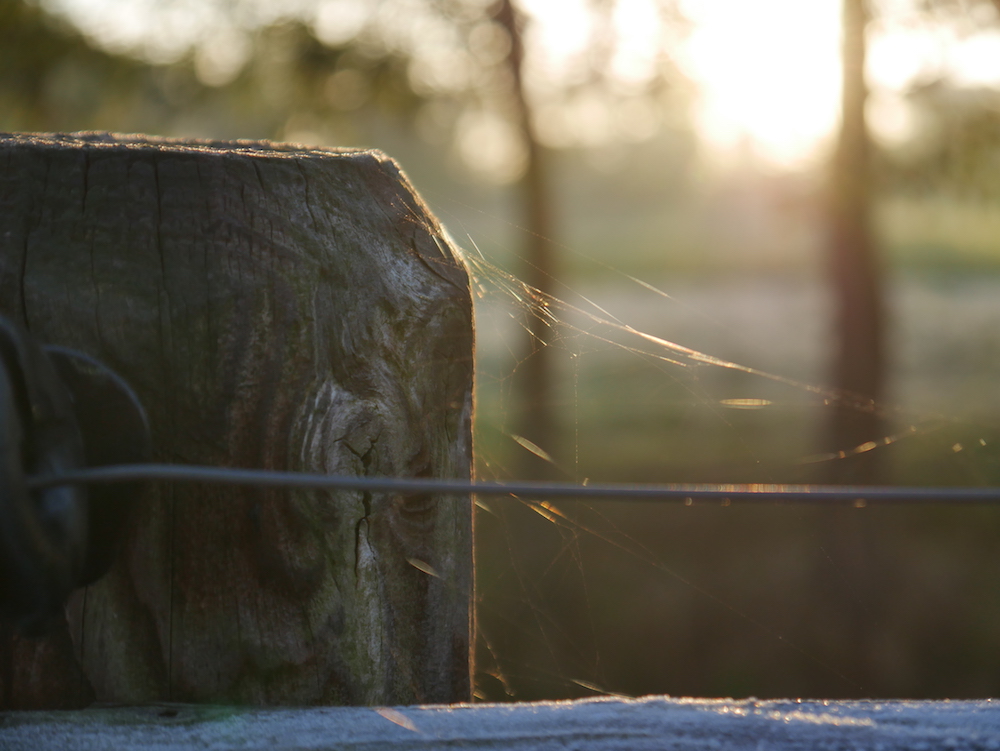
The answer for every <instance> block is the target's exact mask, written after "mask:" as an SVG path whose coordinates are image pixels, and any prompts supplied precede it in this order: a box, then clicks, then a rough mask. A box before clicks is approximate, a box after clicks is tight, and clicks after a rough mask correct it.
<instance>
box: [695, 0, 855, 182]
mask: <svg viewBox="0 0 1000 751" xmlns="http://www.w3.org/2000/svg"><path fill="white" fill-rule="evenodd" d="M683 10H684V13H685V15H686V16H687V17H688V18H690V19H691V21H692V22H693V24H694V28H693V31H692V33H691V35H690V37H689V39H688V40H687V42H686V43H685V44H684V46H683V48H682V50H681V53H680V62H681V64H682V66H683V67H684V69H685V71H686V72H687V73H688V75H690V76H691V77H692V78H693V79H694V80H695V81H697V82H698V84H699V90H700V97H699V101H698V105H697V110H696V117H697V125H698V128H699V131H700V132H701V134H702V136H703V137H704V138H705V140H706V141H708V143H709V144H710V145H711V146H713V147H715V148H716V149H718V150H719V151H720V152H721V153H722V154H725V153H726V152H731V151H732V150H734V149H745V148H748V147H749V148H750V149H752V150H753V151H754V152H756V153H757V154H759V155H760V156H762V157H764V158H766V159H768V160H770V161H776V162H778V163H780V164H788V165H792V164H796V163H799V162H802V161H803V160H806V159H808V158H809V157H810V156H812V155H813V154H814V153H815V151H816V147H817V145H818V144H819V143H820V142H821V141H822V140H823V139H824V138H825V137H826V136H828V134H829V133H830V132H831V131H832V129H833V127H834V125H835V123H836V120H837V112H838V104H839V92H840V62H839V45H840V2H839V0H757V1H756V2H752V3H749V2H745V1H744V0H710V1H706V0H686V2H684V3H683Z"/></svg>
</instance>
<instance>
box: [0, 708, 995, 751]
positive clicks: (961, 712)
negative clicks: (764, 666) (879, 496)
mask: <svg viewBox="0 0 1000 751" xmlns="http://www.w3.org/2000/svg"><path fill="white" fill-rule="evenodd" d="M400 747H401V748H407V749H436V748H449V749H485V748H503V749H516V750H518V751H527V750H528V749H581V750H587V749H630V750H635V749H720V748H721V749H761V748H767V749H781V750H784V749H881V750H882V751H891V750H894V749H900V750H901V749H907V750H908V751H912V750H914V749H949V750H952V749H954V750H960V749H977V750H978V749H1000V701H995V702H994V701H992V700H989V699H984V700H977V701H901V700H900V701H804V700H768V701H759V700H754V699H746V700H739V701H737V700H732V699H676V698H671V697H662V696H651V697H645V698H641V699H607V698H602V699H588V700H580V701H566V702H540V703H530V704H478V705H472V704H461V705H450V706H412V707H394V708H385V707H309V708H266V709H264V708H246V707H221V706H199V705H190V704H150V705H143V706H129V707H92V708H89V709H84V710H77V711H37V712H4V713H0V748H2V749H4V750H5V751H17V750H20V749H31V751H38V750H39V749H48V748H53V749H54V748H60V749H107V748H116V749H119V748H143V749H160V750H162V749H209V748H210V749H262V750H263V749H267V751H277V750H278V749H368V750H371V749H381V748H386V749H388V748H400Z"/></svg>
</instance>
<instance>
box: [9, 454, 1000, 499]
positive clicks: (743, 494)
mask: <svg viewBox="0 0 1000 751" xmlns="http://www.w3.org/2000/svg"><path fill="white" fill-rule="evenodd" d="M137 481H163V482H198V483H215V484H225V485H244V486H254V487H261V488H265V487H266V488H292V489H311V490H363V491H369V492H377V493H406V494H415V493H436V494H453V495H467V494H475V495H480V496H526V497H530V498H535V499H555V498H558V499H563V500H573V499H580V500H585V499H586V500H593V499H603V500H616V501H667V502H694V501H713V500H714V501H723V502H725V501H729V502H731V503H762V502H772V503H807V504H820V505H823V504H845V503H847V504H854V505H868V504H889V503H902V504H906V503H910V504H914V503H962V504H969V503H1000V488H997V487H895V486H881V485H875V486H872V485H869V486H865V485H768V484H746V485H729V484H726V485H714V484H662V485H661V484H648V485H647V484H594V485H578V484H575V483H567V482H485V481H484V482H477V481H467V480H439V479H433V478H422V477H412V478H411V477H407V478H394V477H356V476H346V475H319V474H309V473H305V472H279V471H274V470H264V469H236V468H230V467H204V466H196V465H185V464H119V465H113V466H105V467H89V468H86V469H79V470H73V471H71V472H65V473H62V474H59V475H46V476H40V477H29V478H27V480H26V483H25V484H26V486H27V487H28V489H29V490H40V489H43V488H49V487H54V486H58V485H82V484H85V485H91V484H108V483H120V482H137Z"/></svg>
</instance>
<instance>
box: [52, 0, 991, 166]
mask: <svg viewBox="0 0 1000 751" xmlns="http://www.w3.org/2000/svg"><path fill="white" fill-rule="evenodd" d="M655 2H657V0H618V2H617V6H616V10H615V11H614V13H613V17H612V26H613V29H612V31H613V35H614V37H615V39H616V40H617V41H618V52H617V53H616V54H615V55H614V57H613V59H612V62H611V65H612V70H613V72H614V73H615V75H616V76H618V77H620V79H621V80H622V81H623V82H624V83H626V84H628V83H629V82H630V81H632V82H634V81H640V80H642V79H643V77H645V76H646V75H648V73H649V71H650V70H651V67H652V66H653V65H655V64H656V61H657V59H658V57H659V55H661V54H662V52H663V48H664V46H665V45H664V41H663V40H664V39H665V38H669V39H670V44H671V46H672V47H673V51H672V52H671V54H672V55H673V57H674V59H675V60H676V62H677V63H678V64H679V65H680V67H681V68H682V69H683V70H684V71H685V73H687V75H689V76H690V77H691V78H692V79H693V80H694V82H695V83H696V84H697V87H698V100H697V103H696V110H695V116H696V118H697V127H698V130H699V133H700V135H701V136H702V139H703V140H704V142H705V143H706V145H708V146H709V147H710V148H709V151H710V152H713V153H715V154H716V155H717V156H722V157H725V155H726V154H727V153H729V152H731V151H733V150H734V149H740V150H742V151H746V150H747V149H749V150H751V151H753V152H754V153H755V154H757V155H758V156H759V157H760V158H762V159H764V160H765V161H769V162H772V163H774V164H777V165H786V166H797V165H800V164H802V163H808V162H809V161H811V160H813V159H815V158H816V157H817V156H818V155H820V154H821V153H822V151H823V148H822V147H823V146H824V145H825V144H826V143H828V141H829V138H830V136H831V134H832V132H833V130H834V128H835V126H836V121H837V113H838V102H839V89H840V71H839V44H840V0H753V2H748V0H680V6H681V10H682V11H683V13H684V15H685V16H686V17H687V18H688V19H689V21H690V22H691V26H690V31H689V33H688V34H687V35H686V36H685V37H683V38H678V37H677V36H676V35H674V36H673V37H671V36H670V34H669V33H667V32H668V31H669V30H664V29H662V28H661V27H660V25H659V22H658V19H657V16H656V13H655V12H654V10H653V4H654V3H655ZM49 3H50V5H52V6H56V7H62V8H64V9H65V10H66V12H67V13H68V14H69V15H71V16H73V17H74V18H77V19H79V23H80V25H81V26H82V27H84V28H85V29H86V30H88V31H89V32H90V33H91V34H92V35H93V36H96V37H98V38H100V39H102V40H105V41H106V42H107V43H109V44H111V45H113V46H118V47H128V46H130V45H135V44H136V43H138V42H139V41H140V40H143V39H145V40H149V39H153V40H155V41H156V43H158V44H159V45H160V46H161V47H162V49H163V50H165V51H166V52H165V54H168V55H169V50H170V49H171V48H176V49H180V48H183V47H185V46H186V45H189V44H191V43H193V42H195V43H196V42H197V40H198V38H199V35H200V34H201V31H200V30H201V29H203V28H204V27H206V26H210V25H211V24H213V23H215V22H217V19H216V18H214V17H213V13H212V11H211V8H212V7H213V6H212V4H211V3H201V2H197V0H175V6H177V7H179V8H182V9H184V10H183V12H178V13H174V14H172V15H171V16H170V17H169V20H168V21H164V19H163V17H162V16H156V14H155V13H152V12H151V11H152V9H154V8H156V6H157V2H156V0H49ZM363 4H364V3H363V2H362V5H363ZM519 4H520V5H521V7H522V8H523V9H525V10H526V11H527V12H528V13H529V14H530V15H531V17H532V19H533V21H534V23H533V25H532V31H531V35H530V37H529V40H528V41H529V43H530V44H532V45H533V46H532V50H533V52H534V55H533V56H532V59H533V60H535V61H536V64H537V65H538V68H539V70H540V71H543V73H542V74H540V75H541V76H542V77H543V78H544V77H546V76H547V77H549V78H558V77H559V75H560V74H561V72H565V71H567V70H569V69H570V68H571V67H572V60H573V59H574V56H579V55H581V54H582V53H583V52H584V51H585V50H586V47H587V45H588V43H589V42H590V40H591V39H592V38H593V32H594V28H593V21H592V17H591V16H590V15H589V14H588V13H587V12H586V5H587V0H520V2H519ZM912 4H913V0H881V2H880V3H879V5H880V7H881V8H882V10H883V13H884V18H885V19H886V20H885V21H884V22H883V23H881V24H877V25H874V26H873V27H872V28H871V30H870V36H869V61H868V71H867V73H868V78H869V82H870V84H871V87H872V89H873V92H874V94H873V98H872V102H871V108H870V113H869V114H870V121H871V125H872V127H873V129H874V130H875V131H876V135H877V136H881V137H885V138H890V139H891V138H903V137H905V135H906V131H907V128H908V127H909V126H910V122H909V120H908V116H907V110H906V108H905V105H904V104H903V102H902V99H901V98H900V97H899V96H898V94H899V92H900V91H902V90H904V89H905V88H906V87H907V86H909V85H910V84H911V83H913V82H914V81H916V80H920V79H922V78H928V77H934V76H938V75H941V74H950V75H952V76H953V77H954V78H956V79H957V80H958V81H961V82H964V83H968V84H973V85H994V86H1000V23H998V24H995V26H996V29H995V30H994V29H990V28H989V26H990V24H989V23H983V24H982V27H983V28H986V29H987V31H973V33H972V34H971V35H970V36H968V37H966V38H963V39H961V40H960V39H959V38H958V36H957V35H956V33H955V32H954V31H953V30H949V29H946V28H944V27H941V26H938V27H934V26H931V25H928V24H927V23H926V22H924V21H923V20H922V19H920V18H919V17H918V16H917V15H916V14H915V13H914V12H913V11H912ZM316 6H321V7H325V9H326V10H325V13H320V16H321V17H325V18H326V19H327V20H329V19H336V18H338V17H343V18H353V19H354V21H353V22H355V23H356V21H357V16H358V14H357V13H353V15H352V14H351V13H347V11H348V9H349V8H353V7H356V0H317V1H316V2H309V1H308V0H282V2H280V3H270V2H268V0H257V2H248V3H246V4H245V7H256V8H257V9H258V10H257V12H256V13H252V14H251V15H256V16H257V17H258V19H260V20H265V19H267V18H268V16H274V15H276V13H275V12H274V9H276V8H280V9H281V11H284V12H285V13H286V14H287V13H290V12H293V11H294V10H295V9H298V10H299V12H302V13H306V14H310V13H315V10H307V9H315V8H316ZM268 8H270V9H271V10H270V11H269V10H268ZM281 11H278V12H281ZM342 14H343V15H342ZM154 16H156V18H157V20H156V23H155V26H154V25H152V24H151V22H150V19H152V18H153V17H154ZM983 20H985V21H990V20H992V19H983ZM217 38H222V37H217Z"/></svg>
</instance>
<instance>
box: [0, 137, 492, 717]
mask: <svg viewBox="0 0 1000 751" xmlns="http://www.w3.org/2000/svg"><path fill="white" fill-rule="evenodd" d="M0 313H2V314H4V315H7V316H10V317H12V318H15V319H17V320H20V321H21V323H22V324H24V325H25V326H26V327H27V329H28V330H29V331H30V332H31V334H32V335H33V336H35V337H36V338H38V339H39V340H40V341H42V342H45V343H47V344H59V345H64V346H68V347H72V348H75V349H78V350H81V351H83V352H85V353H87V354H89V355H91V356H93V357H95V358H97V359H98V360H101V361H102V362H104V363H106V364H107V365H108V366H110V367H111V368H113V369H114V370H115V371H117V372H118V373H119V374H120V375H121V376H123V377H124V378H125V379H126V380H127V381H128V382H129V383H130V384H131V385H132V387H133V388H134V389H135V391H136V392H137V394H138V395H139V398H140V399H141V400H142V402H143V404H144V405H145V407H146V409H147V411H148V413H149V418H150V424H151V427H152V434H153V444H154V459H155V460H157V461H163V462H177V463H193V464H209V465H219V466H223V465H224V466H237V467H259V468H266V469H290V470H302V471H312V472H323V473H330V474H333V473H337V474H352V475H383V476H393V475H396V476H427V477H455V478H468V477H469V476H470V469H471V458H472V443H471V428H470V424H471V412H472V372H473V361H472V355H473V329H472V303H471V296H470V293H469V283H468V277H467V275H466V272H465V269H464V267H463V265H462V263H461V262H460V261H459V260H458V258H457V256H456V254H455V252H454V249H453V247H452V246H451V245H450V244H449V242H448V240H447V239H446V238H445V235H444V233H443V231H442V230H441V227H440V226H439V225H438V224H437V222H436V220H435V219H434V217H433V216H432V215H431V214H430V212H429V210H428V209H427V208H426V206H425V205H424V204H423V203H422V201H421V200H420V199H419V198H418V197H417V196H416V194H415V193H414V191H413V189H412V188H411V187H410V185H409V183H408V182H407V180H406V178H405V177H404V176H403V175H402V174H401V173H400V172H399V170H398V168H397V166H396V165H395V163H394V162H392V160H390V159H388V158H386V157H385V156H383V155H381V154H379V153H378V152H374V151H337V150H319V149H303V148H298V147H293V146H286V145H276V144H268V143H244V142H239V143H214V142H213V143H208V142H180V141H169V140H158V139H150V138H144V137H125V136H112V135H108V134H76V135H7V136H0ZM471 593H472V539H471V504H470V499H469V498H468V497H467V496H466V497H454V496H394V495H389V494H377V493H361V492H337V493H327V492H313V491H294V492H292V491H282V490H268V489H260V490H256V489H245V488H228V487H219V486H214V487H213V486H196V485H169V484H153V485H151V486H150V487H149V488H148V490H147V491H146V492H145V493H144V494H143V495H142V496H141V497H140V498H137V499H136V506H135V509H134V512H133V514H132V517H131V521H130V525H129V532H128V536H127V540H126V543H125V546H124V549H123V551H122V554H121V555H120V556H119V559H118V560H117V562H116V563H115V565H114V566H113V567H112V569H111V571H110V573H109V574H108V575H107V576H106V577H104V579H102V580H101V581H99V582H98V583H97V584H95V585H92V586H90V587H88V588H86V589H85V590H79V591H77V593H76V594H75V595H74V597H73V598H72V599H71V601H70V604H69V606H68V607H67V610H66V614H67V619H66V622H65V623H62V624H61V625H60V626H59V628H57V629H56V631H55V632H54V633H52V634H50V635H49V636H48V637H46V638H43V639H39V640H30V639H26V638H22V637H20V636H18V635H16V634H13V633H11V631H10V629H9V628H8V629H7V631H6V633H3V634H0V708H7V709H11V708H19V707H20V708H41V707H48V708H64V707H72V706H84V705H86V704H88V703H90V702H91V701H94V700H97V701H103V702H128V703H132V702H144V701H154V700H170V701H183V702H227V703H238V704H254V705H276V704H404V703H416V702H453V701H461V700H467V699H469V693H470V672H469V671H470V663H469V646H470V643H469V639H470V623H471Z"/></svg>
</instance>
